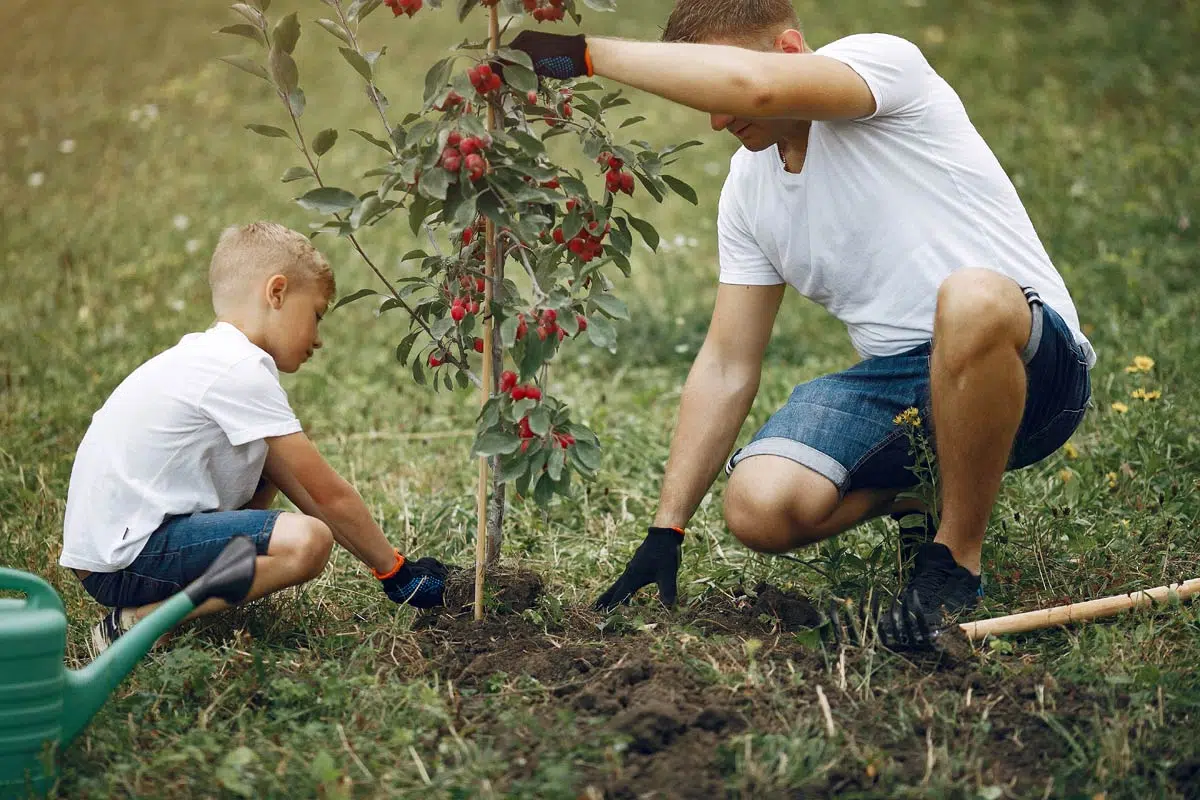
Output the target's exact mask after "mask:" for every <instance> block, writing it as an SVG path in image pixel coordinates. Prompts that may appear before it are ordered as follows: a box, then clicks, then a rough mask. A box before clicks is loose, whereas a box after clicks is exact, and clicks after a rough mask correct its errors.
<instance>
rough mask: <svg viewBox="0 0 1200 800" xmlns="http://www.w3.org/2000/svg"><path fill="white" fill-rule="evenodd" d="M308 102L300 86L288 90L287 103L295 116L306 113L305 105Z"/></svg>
mask: <svg viewBox="0 0 1200 800" xmlns="http://www.w3.org/2000/svg"><path fill="white" fill-rule="evenodd" d="M306 103H307V100H306V99H305V97H304V90H303V89H301V88H300V87H299V86H297V87H296V88H295V89H292V91H290V92H288V96H287V104H288V108H290V109H292V114H293V115H294V116H297V117H299V116H301V115H302V114H304V106H305V104H306Z"/></svg>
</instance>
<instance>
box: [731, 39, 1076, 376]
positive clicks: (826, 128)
mask: <svg viewBox="0 0 1200 800" xmlns="http://www.w3.org/2000/svg"><path fill="white" fill-rule="evenodd" d="M816 52H817V54H818V55H821V56H826V57H828V58H833V59H836V60H838V61H841V62H842V63H844V64H846V65H848V66H849V67H850V68H852V69H853V70H854V71H855V72H857V73H858V74H859V75H860V76H861V77H862V78H863V80H864V81H865V82H866V84H867V86H868V87H869V88H870V90H871V94H873V95H874V97H875V103H876V111H875V113H874V114H872V115H871V116H870V117H866V118H863V119H859V120H852V121H837V122H813V123H812V128H811V130H810V132H809V140H808V152H807V156H806V158H805V162H804V168H803V170H802V171H801V172H800V173H799V174H792V173H789V172H787V171H785V170H784V168H783V164H782V161H781V159H780V154H779V150H778V147H777V146H772V147H770V148H768V149H766V150H763V151H761V152H758V153H752V152H750V151H748V150H746V149H742V150H739V151H738V152H737V153H736V154H734V156H733V160H732V162H731V164H730V170H729V177H728V179H727V180H726V182H725V186H724V188H723V189H722V191H721V200H720V210H719V216H718V221H717V229H718V243H719V250H720V258H721V282H722V283H730V284H742V285H756V286H766V285H772V284H781V283H787V284H789V285H791V286H793V287H794V288H795V289H797V290H798V291H799V292H800V293H801V294H802V295H804V296H805V297H808V298H810V299H812V300H814V301H815V302H817V303H819V304H820V305H821V306H823V307H824V308H826V309H827V310H828V311H829V312H830V313H832V314H833V315H834V316H835V317H836V318H837V319H839V320H840V321H841V322H843V323H844V324H845V325H846V328H847V330H848V331H849V333H850V340H851V342H852V343H853V345H854V348H855V349H856V350H857V351H858V352H859V354H860V355H862V356H863V357H870V356H888V355H896V354H897V353H902V352H904V351H905V350H908V349H911V348H913V347H916V346H917V345H919V344H922V343H924V342H927V341H929V339H930V338H931V337H932V335H933V315H934V309H935V306H936V304H937V291H938V287H939V286H940V285H941V283H942V281H943V280H944V279H945V278H946V277H947V276H948V275H950V273H952V272H954V271H955V270H958V269H962V268H964V267H985V268H987V269H991V270H994V271H996V272H999V273H1001V274H1003V275H1006V276H1008V277H1010V278H1012V279H1013V280H1014V281H1016V282H1017V283H1018V284H1020V285H1021V286H1023V287H1024V286H1027V287H1031V288H1033V289H1035V290H1036V291H1037V292H1038V294H1040V295H1041V297H1042V299H1043V300H1044V301H1045V302H1046V303H1047V304H1048V305H1049V306H1050V307H1051V308H1053V309H1054V310H1055V311H1057V312H1058V314H1059V315H1060V316H1061V317H1062V318H1063V319H1064V320H1065V321H1066V323H1067V325H1068V326H1069V327H1070V329H1071V331H1072V333H1073V334H1074V336H1075V340H1076V341H1077V342H1078V343H1079V344H1080V346H1081V347H1082V349H1083V351H1084V352H1085V353H1086V354H1087V357H1088V363H1089V364H1094V363H1095V359H1096V357H1095V353H1094V352H1093V350H1092V347H1091V344H1089V343H1088V341H1087V339H1086V337H1084V335H1083V333H1082V332H1081V331H1080V327H1079V315H1078V313H1077V312H1076V310H1075V304H1074V303H1073V302H1072V300H1071V296H1070V294H1069V293H1068V292H1067V287H1066V285H1065V284H1064V283H1063V280H1062V277H1061V276H1060V275H1059V274H1058V271H1057V270H1056V269H1055V268H1054V266H1053V265H1052V264H1051V262H1050V257H1049V256H1048V255H1047V254H1046V250H1045V248H1044V247H1043V246H1042V243H1041V241H1040V240H1039V239H1038V235H1037V232H1036V231H1035V230H1034V228H1033V223H1032V222H1030V220H1029V215H1028V214H1027V213H1026V212H1025V208H1024V206H1023V205H1022V204H1021V200H1020V198H1019V197H1018V196H1017V192H1016V189H1015V188H1014V187H1013V185H1012V182H1011V181H1010V180H1009V179H1008V176H1007V175H1006V174H1005V172H1004V169H1003V168H1002V167H1001V166H1000V162H999V161H997V160H996V157H995V155H993V154H992V151H991V150H990V149H989V148H988V146H987V144H986V143H985V142H984V141H983V137H981V136H980V135H979V133H978V132H977V131H976V130H975V127H974V125H972V124H971V121H970V119H969V118H968V117H967V112H966V109H965V108H964V107H963V104H962V101H961V100H960V99H959V97H958V95H957V94H956V93H955V92H954V90H953V89H952V88H951V87H950V85H949V84H948V83H946V81H945V80H943V79H942V78H941V77H940V76H939V75H938V74H937V73H936V72H934V70H933V68H932V67H931V66H930V65H929V63H928V62H927V61H926V60H925V57H924V56H923V55H922V54H921V51H920V49H918V48H917V46H916V45H914V44H912V43H911V42H908V41H906V40H904V39H900V38H898V37H895V36H888V35H885V34H860V35H855V36H848V37H846V38H844V39H839V40H838V41H836V42H833V43H832V44H829V45H827V46H825V47H822V48H821V49H820V50H817V51H816Z"/></svg>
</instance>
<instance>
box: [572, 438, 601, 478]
mask: <svg viewBox="0 0 1200 800" xmlns="http://www.w3.org/2000/svg"><path fill="white" fill-rule="evenodd" d="M571 450H572V452H574V453H575V455H576V456H578V457H579V460H580V461H581V462H582V463H583V465H584V466H586V467H587V468H588V469H590V470H592V471H595V470H598V469H600V448H599V447H596V445H594V444H591V443H589V442H583V441H577V442H576V443H575V445H574V446H573V447H572V448H571Z"/></svg>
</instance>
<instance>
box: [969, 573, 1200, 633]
mask: <svg viewBox="0 0 1200 800" xmlns="http://www.w3.org/2000/svg"><path fill="white" fill-rule="evenodd" d="M1198 594H1200V578H1193V579H1192V580H1190V581H1185V582H1183V583H1172V584H1171V585H1169V586H1158V587H1155V588H1153V589H1146V590H1145V591H1141V592H1131V593H1130V594H1118V595H1114V596H1112V597H1101V598H1099V599H1097V600H1087V601H1085V602H1082V603H1072V604H1071V605H1069V606H1056V607H1054V608H1040V609H1038V610H1037V611H1026V612H1024V613H1023V614H1009V615H1008V616H1005V617H993V618H992V619H985V620H980V621H979V622H965V623H963V624H962V625H959V627H960V628H962V631H963V633H965V634H966V635H967V638H968V639H970V640H971V641H973V642H975V641H979V640H980V639H982V638H984V637H985V636H998V635H1000V634H1004V633H1024V632H1025V631H1036V630H1041V629H1042V628H1054V627H1057V626H1059V625H1069V624H1071V623H1074V622H1087V621H1088V620H1093V619H1102V618H1103V617H1111V616H1114V615H1116V614H1119V613H1121V612H1122V611H1128V610H1130V609H1133V608H1143V607H1145V606H1149V605H1153V604H1155V603H1162V602H1164V601H1166V600H1168V599H1170V598H1171V597H1172V596H1175V597H1178V598H1179V599H1180V600H1187V599H1188V598H1189V597H1192V596H1194V595H1198Z"/></svg>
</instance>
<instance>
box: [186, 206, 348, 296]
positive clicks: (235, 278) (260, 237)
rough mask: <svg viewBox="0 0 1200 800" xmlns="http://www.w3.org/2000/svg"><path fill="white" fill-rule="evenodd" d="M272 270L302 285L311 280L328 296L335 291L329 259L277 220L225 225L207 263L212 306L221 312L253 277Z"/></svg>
mask: <svg viewBox="0 0 1200 800" xmlns="http://www.w3.org/2000/svg"><path fill="white" fill-rule="evenodd" d="M275 274H279V275H283V276H284V277H286V278H287V279H288V280H289V281H294V282H296V283H299V284H302V285H303V284H309V283H311V282H315V283H316V284H317V285H318V286H320V287H321V289H323V290H324V291H325V294H326V296H328V297H330V298H332V297H333V295H334V292H336V291H337V285H336V283H335V282H334V279H333V270H332V269H331V268H330V266H329V262H328V261H326V260H325V256H323V255H321V253H320V251H318V250H317V248H315V247H313V246H312V243H311V242H310V241H309V240H308V238H307V237H306V236H304V234H302V233H297V232H296V231H294V230H291V229H290V228H285V227H284V226H283V225H280V224H279V223H277V222H252V223H250V224H249V225H242V226H237V225H234V226H231V227H228V228H226V229H225V230H224V231H223V232H222V233H221V238H220V240H218V241H217V247H216V249H215V250H213V256H212V262H211V263H210V264H209V267H208V285H209V288H210V289H212V301H213V310H214V311H216V312H217V314H221V313H222V312H223V311H224V310H225V309H227V308H229V307H230V306H232V305H234V304H236V303H237V302H238V301H239V300H240V299H241V298H244V297H245V296H246V293H247V291H249V290H250V289H251V287H252V286H253V285H254V283H255V282H256V281H259V280H263V279H265V278H268V277H270V276H271V275H275Z"/></svg>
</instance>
